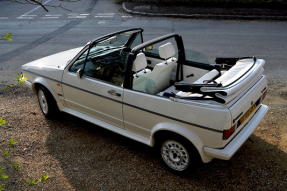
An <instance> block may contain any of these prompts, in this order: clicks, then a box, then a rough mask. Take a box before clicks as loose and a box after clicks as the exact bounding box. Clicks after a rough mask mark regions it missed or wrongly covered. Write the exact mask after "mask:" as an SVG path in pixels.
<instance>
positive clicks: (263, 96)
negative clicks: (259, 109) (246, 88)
mask: <svg viewBox="0 0 287 191" xmlns="http://www.w3.org/2000/svg"><path fill="white" fill-rule="evenodd" d="M266 95H267V90H266V91H265V92H264V93H263V95H262V96H261V102H262V101H263V100H264V99H265V97H266Z"/></svg>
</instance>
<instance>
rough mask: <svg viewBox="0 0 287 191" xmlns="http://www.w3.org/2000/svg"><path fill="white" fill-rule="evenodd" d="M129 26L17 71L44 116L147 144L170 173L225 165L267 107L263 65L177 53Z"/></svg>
mask: <svg viewBox="0 0 287 191" xmlns="http://www.w3.org/2000/svg"><path fill="white" fill-rule="evenodd" d="M142 32H143V29H141V28H132V29H127V30H122V31H118V32H115V33H111V34H108V35H106V36H103V37H100V38H97V39H95V40H93V41H90V42H89V43H88V44H86V45H85V46H84V47H80V48H75V49H72V50H68V51H65V52H61V53H58V54H54V55H51V56H48V57H45V58H42V59H39V60H36V61H33V62H30V63H28V64H25V65H23V66H22V70H23V73H24V75H25V76H26V77H27V78H28V80H27V81H26V85H27V86H29V87H30V88H31V90H32V91H33V92H34V93H35V94H36V95H37V96H38V100H39V104H40V107H41V110H42V112H43V114H44V115H45V116H46V117H50V116H53V115H55V114H56V113H57V112H58V111H62V112H66V113H69V114H71V115H74V116H77V117H79V118H82V119H84V120H87V121H89V122H91V123H94V124H96V125H99V126H102V127H104V128H106V129H109V130H111V131H114V132H116V133H119V134H121V135H123V136H126V137H129V138H131V139H134V140H136V141H139V142H141V143H144V144H147V145H149V146H151V147H153V146H156V148H157V149H158V154H159V155H160V158H161V160H162V162H163V164H165V165H166V166H167V167H168V168H169V169H170V170H171V171H173V172H176V173H185V172H187V171H188V170H190V169H192V168H193V167H195V166H196V164H197V162H200V161H202V162H204V163H207V162H210V161H211V160H212V159H213V158H217V159H222V160H228V159H230V158H231V157H232V156H233V155H234V154H235V153H236V151H237V150H238V149H239V148H240V147H241V146H242V145H243V143H244V142H245V141H246V140H247V139H248V138H249V136H250V135H251V134H252V132H253V131H254V130H255V128H256V127H257V125H258V124H259V123H260V121H261V120H262V118H263V117H264V115H265V114H266V112H267V111H268V107H267V106H265V105H262V104H261V102H262V101H263V99H264V98H265V96H266V93H267V79H266V77H265V76H264V75H263V71H264V68H263V66H264V64H265V61H264V60H262V59H256V58H255V57H245V58H216V60H215V64H210V63H209V61H208V59H207V58H206V57H205V56H204V55H203V54H202V53H199V52H195V51H191V50H186V49H184V45H183V41H182V38H181V36H179V35H178V34H168V35H165V36H161V37H159V38H156V39H153V40H150V41H147V42H143V37H142Z"/></svg>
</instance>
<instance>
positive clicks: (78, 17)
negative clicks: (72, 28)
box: [68, 15, 87, 19]
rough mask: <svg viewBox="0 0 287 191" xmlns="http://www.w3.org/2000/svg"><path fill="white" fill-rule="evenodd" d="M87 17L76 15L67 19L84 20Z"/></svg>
mask: <svg viewBox="0 0 287 191" xmlns="http://www.w3.org/2000/svg"><path fill="white" fill-rule="evenodd" d="M86 17H87V16H78V15H75V16H69V17H68V18H69V19H84V18H86Z"/></svg>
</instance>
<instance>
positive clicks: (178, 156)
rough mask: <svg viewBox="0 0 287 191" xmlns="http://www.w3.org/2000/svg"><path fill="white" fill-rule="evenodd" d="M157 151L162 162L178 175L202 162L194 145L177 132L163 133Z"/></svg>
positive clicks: (189, 170) (185, 172) (191, 169)
mask: <svg viewBox="0 0 287 191" xmlns="http://www.w3.org/2000/svg"><path fill="white" fill-rule="evenodd" d="M157 153H158V154H159V155H160V156H159V157H160V159H161V162H162V164H163V165H164V166H165V167H167V168H168V169H169V170H170V171H171V172H172V173H174V174H177V175H186V174H187V173H188V172H191V171H193V170H194V169H195V168H196V167H197V166H198V165H199V164H200V163H201V162H202V161H201V158H200V156H199V153H198V151H197V149H196V148H195V147H194V145H193V144H192V143H191V142H190V141H189V140H187V139H186V138H184V137H183V136H180V135H178V134H175V133H166V134H164V135H163V134H161V138H160V140H159V141H158V145H157Z"/></svg>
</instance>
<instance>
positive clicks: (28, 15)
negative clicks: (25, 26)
mask: <svg viewBox="0 0 287 191" xmlns="http://www.w3.org/2000/svg"><path fill="white" fill-rule="evenodd" d="M20 17H37V15H21V16H20Z"/></svg>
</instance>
